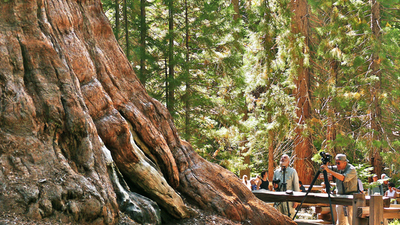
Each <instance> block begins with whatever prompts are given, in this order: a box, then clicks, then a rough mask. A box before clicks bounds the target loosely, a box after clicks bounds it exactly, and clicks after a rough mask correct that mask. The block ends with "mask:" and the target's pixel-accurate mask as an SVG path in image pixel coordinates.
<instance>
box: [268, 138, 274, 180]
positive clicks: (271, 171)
mask: <svg viewBox="0 0 400 225" xmlns="http://www.w3.org/2000/svg"><path fill="white" fill-rule="evenodd" d="M268 136H269V138H268V179H269V180H270V181H272V179H273V177H274V169H275V165H274V164H275V162H274V149H275V148H274V138H273V137H274V131H272V130H269V131H268Z"/></svg>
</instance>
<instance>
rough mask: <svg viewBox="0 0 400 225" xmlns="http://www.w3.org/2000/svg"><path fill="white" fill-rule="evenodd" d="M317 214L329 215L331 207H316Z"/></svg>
mask: <svg viewBox="0 0 400 225" xmlns="http://www.w3.org/2000/svg"><path fill="white" fill-rule="evenodd" d="M315 213H320V214H329V213H331V208H330V207H329V206H324V207H316V208H315Z"/></svg>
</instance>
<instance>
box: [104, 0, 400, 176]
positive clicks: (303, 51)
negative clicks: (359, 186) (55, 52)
mask: <svg viewBox="0 0 400 225" xmlns="http://www.w3.org/2000/svg"><path fill="white" fill-rule="evenodd" d="M102 2H103V7H104V11H105V12H106V15H107V16H108V17H109V19H110V22H111V25H112V26H113V28H114V33H115V34H116V36H118V37H119V39H118V42H119V43H120V45H121V47H122V49H123V50H124V51H125V52H127V53H130V54H129V60H130V61H131V63H132V66H133V68H134V70H135V72H136V73H137V74H140V62H141V60H145V67H146V68H145V69H146V70H145V71H146V74H145V76H146V79H145V83H144V85H145V87H146V90H147V92H148V93H149V94H150V95H151V96H152V97H154V98H156V99H158V100H159V101H161V102H162V103H164V104H166V103H167V100H166V98H167V95H166V93H167V87H168V88H172V89H173V90H174V94H175V95H174V98H175V109H174V110H172V111H171V115H172V116H173V118H174V123H175V125H176V127H177V129H178V131H179V134H180V135H181V136H182V138H184V139H186V140H188V141H190V143H191V144H192V145H193V147H194V149H196V151H197V152H198V153H199V154H200V155H201V156H203V157H204V158H206V159H207V160H209V161H212V162H215V163H218V164H220V165H222V166H224V167H226V168H228V169H229V170H231V171H233V172H235V173H239V170H242V169H244V168H245V167H250V168H251V171H252V173H253V174H255V173H259V172H261V171H262V170H264V169H266V168H267V166H268V154H273V156H274V161H276V159H278V157H279V155H280V154H282V152H291V151H293V148H294V136H295V135H294V132H295V128H296V126H297V123H296V121H297V119H298V118H297V115H296V113H295V112H296V101H297V99H294V96H293V90H294V88H295V84H294V80H295V79H296V78H297V76H298V74H297V73H298V65H299V63H300V61H301V60H302V61H303V63H304V65H305V67H306V68H307V69H308V70H309V72H310V74H311V78H310V83H311V86H310V87H309V89H310V92H309V96H307V97H308V98H309V100H310V102H311V105H312V109H311V111H312V115H311V119H309V120H307V121H306V124H304V127H303V128H304V133H305V134H307V135H309V137H310V138H311V140H312V143H313V148H314V150H315V152H317V151H327V152H329V153H331V154H332V155H334V154H336V153H345V154H346V155H347V156H348V158H349V159H350V160H351V162H353V163H355V164H360V165H362V166H360V165H359V166H358V168H359V169H358V171H359V174H360V176H361V177H363V179H364V178H366V177H367V176H368V171H369V170H370V169H369V167H368V166H367V164H368V163H370V161H369V160H370V159H369V158H370V157H371V155H370V153H371V151H372V149H380V150H382V153H381V156H382V158H383V160H384V162H385V163H386V165H387V168H388V169H387V170H388V172H390V174H391V176H393V177H395V176H400V175H399V174H398V173H397V171H399V170H400V168H399V164H400V162H397V158H398V157H396V156H398V154H399V150H400V141H399V140H398V136H399V135H400V133H399V130H400V112H399V110H400V108H399V104H400V100H399V99H400V91H399V90H400V87H399V86H400V85H399V84H400V82H399V81H400V73H399V69H400V66H399V65H400V63H399V62H400V59H399V57H400V55H399V54H398V53H399V52H400V45H399V43H400V40H399V39H400V22H399V16H398V13H397V12H398V10H399V9H400V2H399V1H398V0H388V1H379V2H380V4H381V7H380V15H381V20H380V28H381V30H380V32H379V35H380V36H379V38H378V39H377V38H376V37H374V35H373V33H372V31H371V28H370V27H371V24H370V16H371V5H370V4H369V2H368V1H356V0H351V1H339V2H338V1H334V0H327V1H323V2H321V1H316V0H309V1H308V4H309V8H310V12H309V15H310V16H309V17H308V19H309V20H308V21H309V31H310V33H309V37H303V36H300V35H299V34H294V33H292V30H291V25H292V11H291V10H290V7H291V6H290V1H288V0H284V1H278V0H271V1H266V2H265V1H250V2H243V1H242V2H240V5H239V14H238V19H234V16H235V15H236V12H235V10H234V7H233V5H232V4H231V3H230V2H229V1H221V0H216V1H206V0H200V1H193V0H188V1H174V2H173V8H172V11H173V12H174V28H173V29H174V30H173V32H169V26H168V25H169V24H168V18H169V17H168V15H169V14H168V12H169V11H168V5H167V4H168V2H165V1H158V0H155V1H148V2H147V3H146V6H145V7H146V11H147V12H146V18H145V20H146V28H147V33H146V46H145V54H144V55H142V54H141V51H140V50H141V46H140V32H141V30H143V29H141V27H140V26H141V25H140V16H139V15H140V5H138V4H139V2H138V1H136V2H135V1H131V0H127V1H126V2H127V6H126V7H127V9H128V11H129V13H128V15H127V16H128V18H127V19H128V21H129V23H128V24H127V25H128V26H127V27H128V30H126V29H125V25H126V24H125V22H124V20H123V16H124V15H123V13H122V9H123V5H122V1H120V2H121V3H120V4H121V5H120V11H119V12H118V13H119V15H120V16H119V24H120V25H119V26H120V27H119V30H117V29H116V24H117V23H116V21H115V15H116V12H115V1H112V0H103V1H102ZM186 15H187V17H188V20H186ZM126 34H128V36H129V37H128V40H129V42H130V45H129V46H128V47H127V45H126V40H124V38H125V36H126ZM172 34H173V39H174V45H173V51H174V55H173V56H174V57H173V61H171V62H170V61H168V60H169V58H168V50H169V49H168V47H169V45H168V43H169V38H170V37H171V36H170V35H172ZM187 37H188V39H187ZM186 40H189V42H188V43H186ZM372 55H377V56H379V59H378V60H376V63H378V64H379V73H373V70H372V68H371V62H372V61H373V59H372V58H371V56H372ZM170 64H173V65H174V71H175V74H174V77H173V78H171V77H169V78H167V75H166V74H168V73H169V70H168V66H169V65H170ZM141 80H142V78H141ZM375 88H376V90H377V93H378V94H377V95H376V96H374V95H373V93H372V91H371V90H375ZM375 112H379V113H380V114H379V116H377V117H375V115H376V113H375ZM372 120H374V122H376V123H377V124H378V125H379V129H376V128H375V127H372V123H371V121H372ZM328 129H332V130H333V132H334V138H333V140H328V139H327V137H326V134H327V131H328ZM271 144H272V146H273V148H274V151H273V152H269V150H268V149H269V146H270V145H271ZM248 155H249V156H250V157H251V164H250V165H247V164H243V162H244V161H243V160H244V157H245V156H248ZM317 155H318V154H317ZM314 160H317V162H316V163H317V164H319V159H314ZM399 178H400V177H399ZM364 181H365V179H364V180H363V182H364Z"/></svg>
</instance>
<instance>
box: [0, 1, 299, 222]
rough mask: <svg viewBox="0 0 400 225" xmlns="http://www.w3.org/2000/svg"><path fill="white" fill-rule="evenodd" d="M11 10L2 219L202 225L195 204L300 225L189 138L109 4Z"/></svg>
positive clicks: (1, 108)
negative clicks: (120, 34) (188, 224)
mask: <svg viewBox="0 0 400 225" xmlns="http://www.w3.org/2000/svg"><path fill="white" fill-rule="evenodd" d="M0 12H1V14H0V24H1V26H0V65H1V68H0V96H1V98H0V164H1V167H0V168H1V169H0V184H1V188H2V189H1V193H2V194H1V195H0V202H1V204H0V212H2V213H1V214H0V221H5V220H7V221H9V220H10V218H20V219H22V218H27V220H28V221H29V223H34V224H41V223H54V224H59V223H65V224H68V223H73V224H117V223H118V222H119V219H120V218H119V216H120V215H121V213H120V211H122V212H124V213H125V215H127V216H129V217H130V218H131V220H134V221H130V224H135V223H139V224H148V223H150V224H159V223H161V214H163V215H164V216H166V218H165V219H169V220H172V219H174V218H175V219H182V218H188V217H195V216H196V210H195V209H192V207H191V204H192V205H195V206H199V207H201V208H202V209H204V210H208V211H209V212H210V213H212V214H213V215H220V216H224V217H227V218H229V219H231V220H235V221H241V222H246V223H251V224H295V223H294V222H293V221H291V220H290V219H289V218H288V217H285V216H283V215H282V214H280V213H279V212H278V211H277V210H275V209H274V208H272V207H270V206H268V205H267V204H265V203H264V202H262V201H260V200H259V199H257V198H256V197H255V196H254V195H253V194H252V193H251V191H249V190H248V189H247V188H246V187H245V186H243V185H242V184H241V181H240V179H238V178H237V177H236V176H235V175H234V174H233V173H231V172H229V171H227V170H225V169H223V168H222V167H220V166H218V165H216V164H213V163H210V162H207V161H206V160H204V159H203V158H201V157H200V156H199V155H198V154H197V153H196V152H195V151H194V150H193V149H192V147H191V145H190V144H189V143H187V142H185V141H182V140H181V139H180V138H179V136H178V134H177V132H176V128H175V126H174V124H173V121H172V118H171V115H170V114H169V113H168V110H167V109H166V108H165V107H164V106H163V105H162V104H161V103H160V102H158V101H156V100H155V99H153V98H151V97H150V96H148V95H147V93H146V91H145V89H144V87H143V85H142V84H141V83H140V82H139V79H138V78H137V77H136V75H135V74H134V71H133V69H132V67H131V65H130V63H129V61H128V59H127V57H126V56H125V55H124V54H123V51H122V50H121V48H120V47H119V46H118V43H117V41H116V39H115V37H114V35H113V32H112V29H111V26H110V24H109V22H108V19H107V18H106V16H105V15H104V12H103V11H102V5H101V2H100V1H96V0H93V1H73V0H70V1H63V0H60V1H47V0H38V1H35V0H30V1H22V0H15V1H7V2H5V1H3V2H2V3H1V4H0ZM132 191H137V192H140V193H142V195H139V194H136V193H134V192H132ZM178 191H179V192H178ZM181 196H185V198H184V199H185V200H184V199H182V198H181ZM184 201H185V202H184ZM160 211H162V212H163V213H160ZM169 216H170V217H169ZM193 221H194V220H193ZM193 221H192V222H193Z"/></svg>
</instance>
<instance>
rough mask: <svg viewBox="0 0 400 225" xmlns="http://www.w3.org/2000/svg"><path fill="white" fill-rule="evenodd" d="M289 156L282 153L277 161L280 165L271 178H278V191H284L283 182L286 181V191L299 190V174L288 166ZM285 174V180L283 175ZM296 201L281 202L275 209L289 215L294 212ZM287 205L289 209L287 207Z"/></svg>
mask: <svg viewBox="0 0 400 225" xmlns="http://www.w3.org/2000/svg"><path fill="white" fill-rule="evenodd" d="M289 163H290V158H289V156H288V155H286V154H284V155H282V157H281V160H280V161H279V165H280V167H278V168H277V169H276V170H275V172H274V179H273V180H280V185H279V186H280V187H279V190H280V191H284V190H283V189H284V186H283V185H284V184H285V183H286V191H288V190H292V191H300V188H299V176H298V175H297V171H296V170H295V169H294V168H291V167H289ZM284 175H285V180H284V179H283V176H284ZM297 205H298V203H297V202H289V203H288V204H287V203H286V202H281V203H280V204H279V205H278V207H277V209H278V210H279V212H281V213H283V214H285V215H288V216H289V217H291V216H293V215H294V214H295V208H296V207H297ZM288 207H289V209H288Z"/></svg>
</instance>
